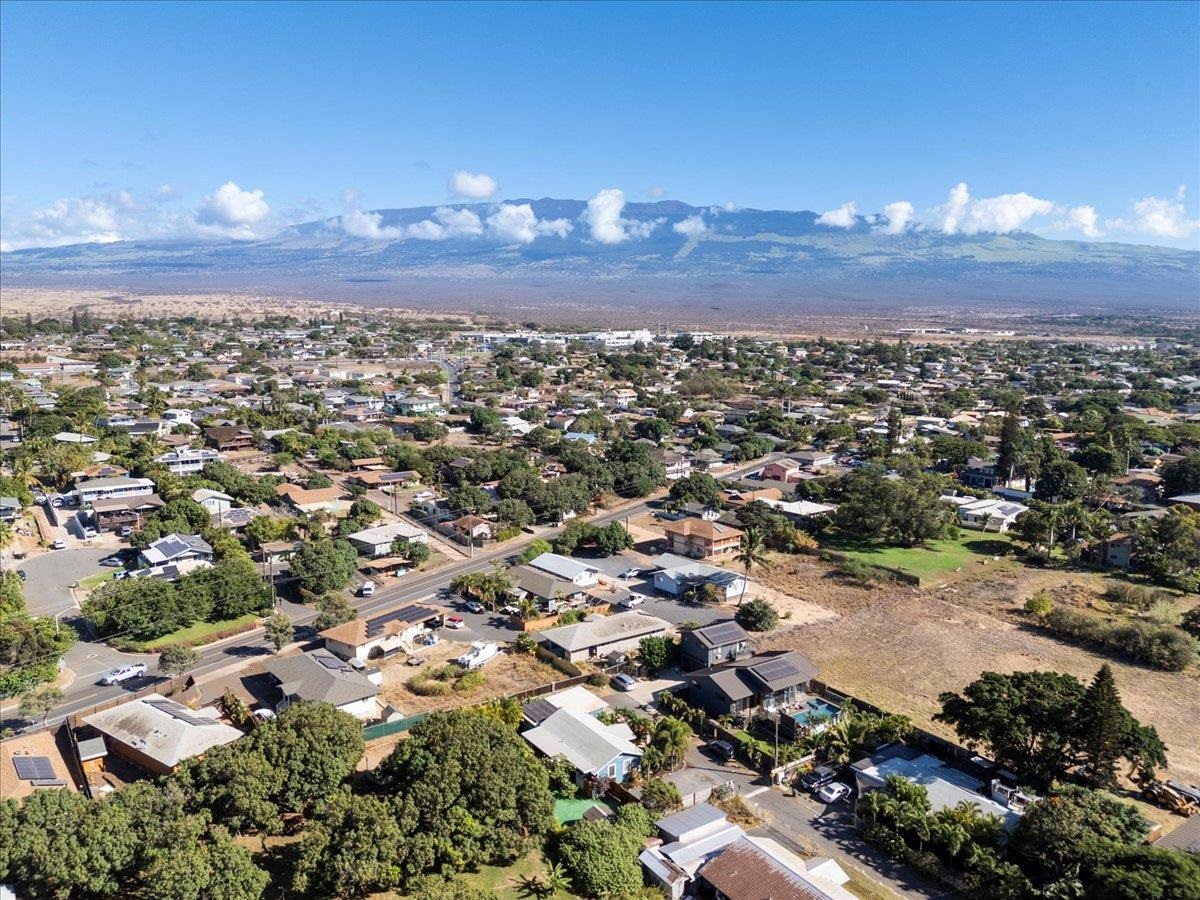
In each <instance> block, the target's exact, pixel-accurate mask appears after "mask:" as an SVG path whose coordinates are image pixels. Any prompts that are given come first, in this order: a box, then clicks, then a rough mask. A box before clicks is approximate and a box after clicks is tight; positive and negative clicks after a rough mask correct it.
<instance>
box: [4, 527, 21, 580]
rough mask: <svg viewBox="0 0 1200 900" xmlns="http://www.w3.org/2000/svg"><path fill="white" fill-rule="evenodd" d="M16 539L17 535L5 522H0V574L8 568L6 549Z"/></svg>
mask: <svg viewBox="0 0 1200 900" xmlns="http://www.w3.org/2000/svg"><path fill="white" fill-rule="evenodd" d="M16 539H17V533H16V532H15V531H13V527H12V526H11V525H9V524H8V523H7V522H0V572H3V571H4V570H5V569H7V568H8V548H9V547H11V546H12V545H13V543H14V542H15V541H16Z"/></svg>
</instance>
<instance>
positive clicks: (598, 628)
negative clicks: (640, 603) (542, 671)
mask: <svg viewBox="0 0 1200 900" xmlns="http://www.w3.org/2000/svg"><path fill="white" fill-rule="evenodd" d="M668 627H669V624H668V623H667V622H666V621H664V620H663V619H660V618H658V617H657V616H652V615H649V614H648V613H643V612H624V613H617V614H616V615H613V616H589V617H588V618H586V619H584V620H583V621H582V622H579V623H578V624H575V625H560V626H558V627H557V628H547V629H546V630H545V631H542V632H540V633H539V634H538V636H537V642H538V643H539V644H541V645H542V646H543V647H545V648H546V650H548V651H549V652H551V653H553V654H554V655H555V656H557V657H559V658H560V659H565V660H567V661H569V662H579V661H580V660H585V659H591V658H593V657H597V656H606V655H607V654H609V653H624V652H626V651H629V650H633V649H635V648H636V647H637V646H638V644H640V643H641V640H642V638H645V637H659V636H661V635H664V634H666V633H667V628H668Z"/></svg>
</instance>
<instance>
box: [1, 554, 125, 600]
mask: <svg viewBox="0 0 1200 900" xmlns="http://www.w3.org/2000/svg"><path fill="white" fill-rule="evenodd" d="M112 552H113V551H112V548H111V547H79V548H77V549H71V550H51V551H49V552H47V553H41V554H39V555H37V556H31V557H30V558H29V559H27V560H25V561H24V562H22V563H21V564H20V565H19V566H16V567H15V568H18V569H20V570H21V571H23V572H24V573H25V605H26V606H27V607H28V608H29V614H30V615H31V616H53V615H55V614H57V613H67V614H68V615H70V614H73V613H75V612H76V611H77V607H76V606H75V599H74V598H73V597H72V596H71V585H72V584H74V583H75V582H76V581H79V580H80V579H83V578H86V577H87V576H89V575H94V574H96V573H97V572H103V571H104V568H103V567H102V566H101V565H100V560H102V559H103V558H104V557H106V556H108V555H109V554H111V553H112Z"/></svg>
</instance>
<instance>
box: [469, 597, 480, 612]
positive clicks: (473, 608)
mask: <svg viewBox="0 0 1200 900" xmlns="http://www.w3.org/2000/svg"><path fill="white" fill-rule="evenodd" d="M467 611H468V612H473V613H481V612H483V604H482V603H480V602H479V601H478V600H468V601H467Z"/></svg>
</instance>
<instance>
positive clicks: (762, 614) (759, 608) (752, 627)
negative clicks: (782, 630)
mask: <svg viewBox="0 0 1200 900" xmlns="http://www.w3.org/2000/svg"><path fill="white" fill-rule="evenodd" d="M734 619H735V620H736V621H737V623H738V624H739V625H741V626H742V627H743V628H745V629H746V630H747V631H771V630H772V629H774V628H776V627H777V626H778V625H779V612H778V611H777V610H776V609H775V607H774V606H772V605H771V604H770V603H768V602H767V601H766V600H762V599H760V598H758V597H755V598H754V599H753V600H750V601H748V602H746V603H744V604H742V605H741V606H739V607H738V610H737V613H736V614H735V615H734Z"/></svg>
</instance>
